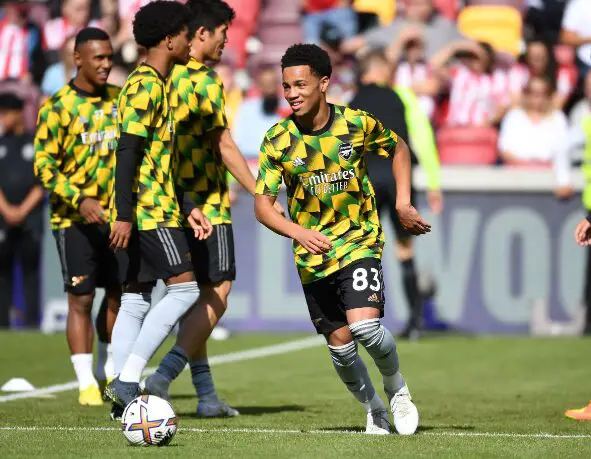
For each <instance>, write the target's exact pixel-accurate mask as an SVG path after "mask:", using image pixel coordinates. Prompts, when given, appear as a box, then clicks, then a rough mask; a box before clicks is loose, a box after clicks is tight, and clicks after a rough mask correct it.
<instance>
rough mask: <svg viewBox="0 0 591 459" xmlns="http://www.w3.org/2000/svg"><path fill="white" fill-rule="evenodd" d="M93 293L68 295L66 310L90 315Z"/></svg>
mask: <svg viewBox="0 0 591 459" xmlns="http://www.w3.org/2000/svg"><path fill="white" fill-rule="evenodd" d="M93 301H94V292H91V293H84V294H74V293H70V294H68V310H69V311H70V312H74V313H76V314H90V312H91V311H92V303H93Z"/></svg>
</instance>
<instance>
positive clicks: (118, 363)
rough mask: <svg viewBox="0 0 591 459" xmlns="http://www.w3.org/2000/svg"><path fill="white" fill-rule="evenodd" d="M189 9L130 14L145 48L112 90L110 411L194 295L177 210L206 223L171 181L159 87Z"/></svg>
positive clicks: (185, 53)
mask: <svg viewBox="0 0 591 459" xmlns="http://www.w3.org/2000/svg"><path fill="white" fill-rule="evenodd" d="M189 20H190V14H189V11H188V10H187V8H186V7H185V6H184V5H181V4H180V3H177V2H170V1H154V2H151V3H148V4H147V5H146V6H144V7H142V8H141V9H140V10H139V11H138V13H137V14H136V16H135V19H134V23H133V33H134V37H135V39H136V42H137V43H138V44H139V45H141V46H143V47H145V48H146V49H147V56H146V61H145V63H143V64H141V65H139V66H138V68H137V69H136V70H134V71H133V72H132V74H131V75H130V76H129V78H128V79H127V82H126V83H125V86H124V87H123V89H122V90H121V95H120V97H119V119H118V121H119V130H120V139H119V144H118V146H117V154H116V170H115V198H114V200H113V202H112V205H113V207H114V209H113V215H112V220H113V222H114V223H113V227H112V230H111V245H112V247H113V249H114V250H116V251H117V252H118V253H117V255H118V258H119V262H120V265H119V266H120V271H121V273H122V275H123V276H122V278H121V280H122V283H123V295H122V298H121V311H120V313H119V316H118V318H117V321H116V323H115V328H114V330H113V353H114V358H115V371H116V373H119V376H118V377H117V378H115V379H114V380H113V382H112V383H111V384H109V385H108V386H107V389H106V391H105V392H106V394H107V395H108V397H109V398H111V400H113V402H114V403H115V406H114V407H113V408H114V410H113V415H114V417H117V415H118V414H119V411H120V410H121V408H122V407H125V406H126V405H127V404H128V403H129V402H130V401H131V400H133V399H134V398H135V397H136V396H137V395H139V381H140V376H141V374H142V371H143V370H144V368H145V366H146V363H147V362H148V360H149V359H150V358H151V357H152V356H153V355H154V353H155V352H156V350H157V349H158V347H159V346H160V345H161V344H162V341H164V339H165V338H166V336H168V334H169V333H170V330H171V329H172V327H173V326H174V325H175V324H176V323H177V322H178V320H179V319H180V318H181V316H182V315H183V314H184V313H185V312H186V311H187V310H188V309H189V308H190V307H191V306H192V305H193V304H194V303H195V301H196V300H197V297H198V294H199V289H198V287H197V283H196V282H195V277H194V275H193V267H192V265H191V254H190V251H189V247H188V245H187V240H186V238H185V233H184V231H183V222H184V218H183V214H184V215H187V217H188V220H189V221H191V222H192V227H193V228H194V229H195V237H198V238H206V237H207V236H209V234H210V233H211V225H210V224H209V222H208V221H207V219H206V218H204V217H203V214H202V212H201V211H200V210H199V209H197V208H193V206H191V205H190V203H188V205H187V206H185V204H187V203H186V201H185V200H184V199H183V197H182V192H181V193H180V194H179V192H178V191H179V190H177V189H176V184H175V178H176V171H177V158H176V155H175V154H174V147H173V145H174V120H173V115H172V109H171V107H170V105H169V102H168V97H167V94H166V78H167V77H168V75H169V73H170V71H171V69H172V67H173V66H174V65H175V64H177V63H181V64H184V63H186V62H187V60H188V59H189V52H190V49H191V46H190V40H191V32H190V28H189V26H188V24H189ZM158 279H162V280H164V281H165V283H166V285H167V293H166V295H165V296H164V298H162V300H161V301H159V302H158V303H157V304H156V305H154V306H153V307H152V309H151V310H150V313H149V314H148V310H149V309H150V301H149V296H150V292H151V290H152V288H153V286H154V284H155V282H156V280H158Z"/></svg>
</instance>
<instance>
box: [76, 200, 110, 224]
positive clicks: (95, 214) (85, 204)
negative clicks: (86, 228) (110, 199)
mask: <svg viewBox="0 0 591 459" xmlns="http://www.w3.org/2000/svg"><path fill="white" fill-rule="evenodd" d="M78 211H79V212H80V215H82V218H84V221H85V222H86V223H88V224H93V223H94V224H97V225H101V224H103V223H106V220H105V210H104V209H103V207H102V206H101V204H100V202H98V201H97V200H96V199H92V198H84V199H83V200H82V202H81V203H80V206H79V207H78Z"/></svg>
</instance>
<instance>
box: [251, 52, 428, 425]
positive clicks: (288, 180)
mask: <svg viewBox="0 0 591 459" xmlns="http://www.w3.org/2000/svg"><path fill="white" fill-rule="evenodd" d="M281 66H282V70H283V88H284V95H285V98H286V100H287V102H288V103H289V104H290V106H291V108H292V110H293V114H292V116H290V117H288V118H286V119H284V120H282V121H280V122H279V123H277V124H276V125H275V126H273V127H271V128H270V129H269V130H268V131H267V134H266V135H265V139H264V140H263V143H262V146H261V153H260V160H259V177H258V180H257V189H256V193H257V196H256V198H255V212H256V216H257V218H258V220H259V221H260V222H261V223H263V224H264V225H265V226H267V227H268V228H270V229H271V230H273V231H275V232H277V233H279V234H282V235H284V236H286V237H289V238H291V239H293V241H294V242H293V250H294V255H295V262H296V265H297V268H298V271H299V274H300V278H301V282H302V284H303V288H304V294H305V297H306V301H307V303H308V309H309V312H310V317H311V319H312V322H313V324H314V326H315V327H316V330H317V331H318V333H321V334H323V335H324V336H325V337H326V340H327V342H328V347H329V351H330V354H331V357H332V360H333V363H334V367H335V369H336V371H337V373H338V375H339V376H340V377H341V379H342V381H343V382H344V383H345V385H346V386H347V388H348V389H349V390H350V391H351V392H352V394H353V395H354V396H355V397H356V398H357V400H359V401H360V402H361V403H362V404H363V405H364V407H365V408H366V410H367V427H366V432H367V433H370V434H388V433H390V423H389V421H388V411H387V409H386V408H385V406H384V403H383V401H382V399H381V398H380V397H379V396H378V395H377V394H376V393H375V390H374V388H373V385H372V383H371V380H370V378H369V376H368V373H367V369H366V367H365V365H364V363H363V361H362V360H361V358H360V356H359V355H358V353H357V343H361V344H362V345H363V346H364V347H365V349H366V350H367V352H368V353H369V355H370V356H371V357H372V358H373V359H374V361H375V363H376V365H377V367H378V369H379V370H380V373H381V374H382V377H383V382H384V389H385V391H386V395H387V396H388V399H389V402H390V407H391V409H392V413H393V416H394V425H395V427H396V430H397V431H398V432H399V433H400V434H412V433H414V432H415V431H416V428H417V426H418V420H419V416H418V411H417V409H416V407H415V405H414V404H413V403H412V401H411V396H410V393H409V390H408V387H407V385H406V383H405V381H404V379H403V377H402V375H401V374H400V371H399V364H398V355H397V352H396V346H395V343H394V339H393V337H392V334H391V333H390V332H389V331H388V330H386V329H385V328H384V326H383V325H382V324H381V321H380V318H381V317H382V316H383V311H384V285H383V280H382V277H383V276H382V268H381V263H380V258H381V254H382V248H383V245H384V237H383V232H382V228H381V226H380V222H379V218H378V213H377V209H376V203H375V198H374V192H373V189H372V186H371V183H370V182H369V179H368V176H367V171H366V162H365V161H366V160H365V156H366V155H368V154H377V155H381V156H386V157H393V173H394V176H395V178H396V182H397V190H398V194H397V202H396V209H397V211H398V214H399V216H400V220H401V223H402V225H403V226H404V227H405V228H407V229H408V230H409V231H411V232H412V233H413V234H424V233H426V232H428V231H430V226H429V224H428V223H426V222H425V221H424V220H423V219H422V218H421V216H420V215H419V213H418V212H417V211H416V210H415V208H414V207H413V206H412V205H411V203H410V173H411V162H410V154H409V151H408V147H407V146H406V144H405V143H404V141H403V140H401V139H400V140H399V139H398V137H397V135H396V134H395V133H394V132H392V131H390V130H389V129H386V128H384V127H383V126H382V124H381V123H380V121H379V120H377V119H376V118H374V117H373V116H372V115H371V114H369V113H367V112H363V111H361V110H352V109H349V108H345V107H341V106H337V105H330V104H328V103H327V102H326V91H327V88H328V85H329V80H330V76H331V72H332V68H331V64H330V59H329V57H328V55H327V53H326V52H325V51H323V50H322V49H320V48H319V47H317V46H315V45H301V44H299V45H294V46H292V47H290V48H289V49H288V50H287V51H286V53H285V55H284V56H283V58H282V60H281ZM282 181H283V182H285V185H286V187H287V196H288V206H289V213H290V216H291V219H292V221H291V222H290V221H289V220H287V219H286V218H284V217H283V216H282V215H280V214H279V213H278V212H277V211H275V210H274V209H273V203H274V202H275V199H276V197H277V194H278V192H279V188H280V186H281V183H282Z"/></svg>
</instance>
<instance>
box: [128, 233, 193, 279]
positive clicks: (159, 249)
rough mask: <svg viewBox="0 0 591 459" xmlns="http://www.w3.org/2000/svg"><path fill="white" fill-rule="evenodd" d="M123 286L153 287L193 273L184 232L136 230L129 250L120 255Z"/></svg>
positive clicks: (130, 241)
mask: <svg viewBox="0 0 591 459" xmlns="http://www.w3.org/2000/svg"><path fill="white" fill-rule="evenodd" d="M117 261H118V262H119V273H120V278H119V280H120V282H121V284H128V283H131V282H135V281H137V282H141V283H152V282H155V281H157V280H158V279H162V280H166V279H169V278H171V277H174V276H178V275H179V274H183V273H186V272H191V271H193V266H192V264H191V253H190V252H189V246H188V245H187V240H186V238H185V233H184V231H183V229H182V228H158V229H155V230H145V231H139V230H138V229H137V228H134V229H133V232H132V233H131V238H130V240H129V245H128V247H127V249H126V250H122V251H120V252H117Z"/></svg>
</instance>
